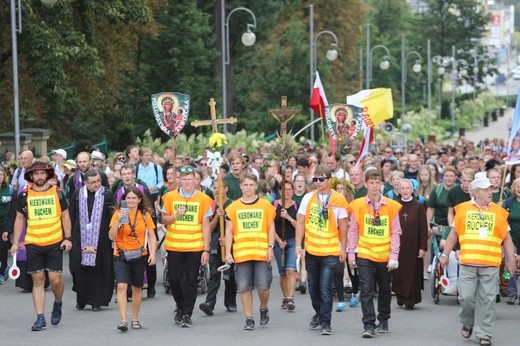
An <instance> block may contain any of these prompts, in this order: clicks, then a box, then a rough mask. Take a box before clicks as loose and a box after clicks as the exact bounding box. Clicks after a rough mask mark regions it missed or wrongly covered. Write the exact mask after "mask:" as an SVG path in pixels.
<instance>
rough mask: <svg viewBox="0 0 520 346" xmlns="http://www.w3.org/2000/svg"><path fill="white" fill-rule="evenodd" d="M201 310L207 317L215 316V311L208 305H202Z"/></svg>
mask: <svg viewBox="0 0 520 346" xmlns="http://www.w3.org/2000/svg"><path fill="white" fill-rule="evenodd" d="M199 309H201V310H202V311H203V312H204V313H205V314H206V315H208V316H213V309H212V308H211V306H210V305H209V304H208V303H200V305H199Z"/></svg>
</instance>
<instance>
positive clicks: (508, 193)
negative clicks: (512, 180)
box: [491, 187, 513, 203]
mask: <svg viewBox="0 0 520 346" xmlns="http://www.w3.org/2000/svg"><path fill="white" fill-rule="evenodd" d="M512 196H513V193H512V192H511V190H509V188H507V187H504V191H503V192H502V201H505V200H506V199H508V198H509V197H512ZM491 200H492V201H493V202H495V203H498V201H499V200H500V190H498V191H497V192H493V194H492V195H491Z"/></svg>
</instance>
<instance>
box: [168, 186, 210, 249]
mask: <svg viewBox="0 0 520 346" xmlns="http://www.w3.org/2000/svg"><path fill="white" fill-rule="evenodd" d="M162 200H163V203H164V210H165V211H166V214H168V215H173V214H174V213H175V211H176V210H177V209H178V208H179V207H186V212H185V213H184V215H183V216H182V217H180V218H178V219H177V220H175V222H173V223H171V224H170V225H168V229H167V231H166V236H165V237H166V238H165V239H164V249H165V250H166V251H180V252H196V251H203V250H204V237H203V235H202V219H203V217H204V215H205V214H206V212H207V211H208V210H209V208H210V207H211V198H209V197H208V196H207V195H206V194H204V193H202V192H200V191H196V192H195V194H194V195H193V196H192V197H189V198H186V197H184V196H182V195H181V194H180V193H179V190H173V191H170V192H168V193H167V194H166V195H164V196H163V197H162Z"/></svg>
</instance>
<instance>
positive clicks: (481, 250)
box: [454, 201, 508, 267]
mask: <svg viewBox="0 0 520 346" xmlns="http://www.w3.org/2000/svg"><path fill="white" fill-rule="evenodd" d="M507 216H508V212H507V211H506V210H505V209H503V208H501V207H500V206H498V205H497V204H495V203H491V204H490V205H489V207H488V208H487V209H486V210H479V208H478V207H477V206H476V205H475V204H473V203H472V202H471V201H468V202H464V203H461V204H458V205H457V206H456V207H455V220H454V224H455V230H456V232H457V234H458V236H459V243H460V259H459V261H460V263H461V264H464V265H477V266H491V267H498V266H500V263H501V262H502V241H503V240H504V239H505V237H506V235H507Z"/></svg>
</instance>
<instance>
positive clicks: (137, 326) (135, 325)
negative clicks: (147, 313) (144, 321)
mask: <svg viewBox="0 0 520 346" xmlns="http://www.w3.org/2000/svg"><path fill="white" fill-rule="evenodd" d="M132 329H141V323H139V320H132Z"/></svg>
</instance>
